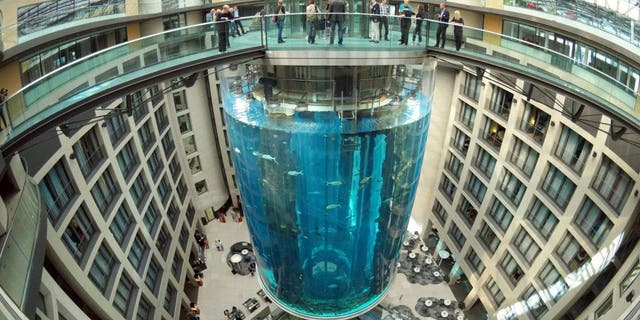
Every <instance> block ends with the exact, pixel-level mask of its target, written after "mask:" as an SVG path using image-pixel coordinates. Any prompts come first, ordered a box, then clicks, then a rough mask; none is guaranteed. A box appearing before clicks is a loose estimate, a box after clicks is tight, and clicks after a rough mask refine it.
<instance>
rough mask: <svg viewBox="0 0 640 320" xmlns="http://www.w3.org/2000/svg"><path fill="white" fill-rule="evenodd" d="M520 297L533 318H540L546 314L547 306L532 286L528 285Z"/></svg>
mask: <svg viewBox="0 0 640 320" xmlns="http://www.w3.org/2000/svg"><path fill="white" fill-rule="evenodd" d="M521 299H522V301H523V302H524V303H525V304H526V305H527V310H528V311H529V314H530V315H531V316H532V317H533V318H534V319H536V320H538V319H542V317H544V315H545V314H547V311H548V309H547V306H546V305H545V304H544V301H543V300H542V298H541V297H540V295H539V294H538V291H536V289H535V288H534V287H533V286H529V288H528V289H527V290H525V292H524V293H523V294H522V298H521Z"/></svg>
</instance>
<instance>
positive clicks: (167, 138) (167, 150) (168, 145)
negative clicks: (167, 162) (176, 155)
mask: <svg viewBox="0 0 640 320" xmlns="http://www.w3.org/2000/svg"><path fill="white" fill-rule="evenodd" d="M175 149H176V144H175V143H174V142H173V138H172V137H171V131H169V132H167V134H165V135H164V137H162V150H164V156H165V157H167V159H169V157H171V154H172V153H173V150H175Z"/></svg>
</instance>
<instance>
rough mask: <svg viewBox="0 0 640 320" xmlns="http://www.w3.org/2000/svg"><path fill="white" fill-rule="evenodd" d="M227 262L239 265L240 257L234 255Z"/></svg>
mask: <svg viewBox="0 0 640 320" xmlns="http://www.w3.org/2000/svg"><path fill="white" fill-rule="evenodd" d="M229 261H231V263H240V261H242V256H241V255H239V254H237V253H236V254H234V255H232V256H231V258H229Z"/></svg>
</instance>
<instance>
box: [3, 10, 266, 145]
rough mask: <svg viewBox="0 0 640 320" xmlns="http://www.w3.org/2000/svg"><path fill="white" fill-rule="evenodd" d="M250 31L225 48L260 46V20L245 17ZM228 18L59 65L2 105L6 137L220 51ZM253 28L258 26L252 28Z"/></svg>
mask: <svg viewBox="0 0 640 320" xmlns="http://www.w3.org/2000/svg"><path fill="white" fill-rule="evenodd" d="M242 20H243V21H244V24H245V25H252V24H257V26H256V27H255V28H253V27H251V28H250V29H249V30H252V31H250V32H249V33H248V34H247V35H245V36H243V37H236V38H231V40H230V47H229V48H228V49H227V50H226V52H225V53H227V54H228V53H232V52H236V51H241V50H244V49H249V48H260V47H262V45H263V44H262V42H261V38H262V37H261V34H263V33H262V32H261V31H260V30H261V27H260V19H257V20H256V19H254V18H252V17H250V18H243V19H242ZM219 27H222V28H224V23H219V24H218V23H205V24H198V25H193V26H188V27H183V28H179V29H173V30H170V31H166V32H162V33H159V34H155V35H151V36H147V37H143V38H140V39H136V40H133V41H129V42H126V43H122V44H119V45H116V46H113V47H110V48H107V49H105V50H102V51H99V52H96V53H94V54H91V55H89V56H87V57H85V58H82V59H79V60H76V61H74V62H72V63H70V64H68V65H66V66H64V67H63V68H60V69H57V70H55V71H54V72H51V73H49V74H47V75H45V76H44V77H42V78H40V79H38V80H37V81H35V82H32V83H30V84H29V85H27V86H26V87H24V88H23V89H22V90H20V91H18V92H17V93H16V94H14V95H13V96H11V97H10V98H9V99H7V101H6V102H5V107H4V109H3V112H4V117H5V122H6V125H7V127H8V128H9V129H10V130H5V131H6V137H5V138H6V140H5V142H6V141H7V140H10V139H12V138H13V137H15V136H17V135H20V134H21V133H23V132H24V131H25V130H29V128H31V127H32V126H34V125H36V124H38V123H40V122H42V121H43V120H45V119H47V118H48V117H50V116H52V115H54V114H56V113H57V112H60V111H62V110H64V109H65V108H67V107H69V106H71V105H73V104H75V103H77V102H79V101H81V100H84V99H87V98H88V97H90V96H93V95H99V94H101V93H105V92H108V91H109V90H110V88H112V87H117V86H119V85H122V84H124V83H127V82H128V81H130V80H132V79H137V78H143V77H146V76H148V75H150V74H155V73H156V72H159V71H163V70H169V69H170V68H173V67H175V66H178V65H180V64H185V63H190V62H192V61H198V60H206V59H210V58H211V57H213V56H216V55H219V54H220V51H221V50H220V49H221V48H220V47H219V42H220V41H219V40H220V38H219V37H218V32H217V31H216V29H217V28H219ZM253 30H255V31H253Z"/></svg>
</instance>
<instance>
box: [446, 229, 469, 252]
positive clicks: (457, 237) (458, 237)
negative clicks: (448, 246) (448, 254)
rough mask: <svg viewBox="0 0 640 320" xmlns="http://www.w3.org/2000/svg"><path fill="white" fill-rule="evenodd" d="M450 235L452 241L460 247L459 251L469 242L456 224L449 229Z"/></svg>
mask: <svg viewBox="0 0 640 320" xmlns="http://www.w3.org/2000/svg"><path fill="white" fill-rule="evenodd" d="M449 235H450V236H451V239H452V240H453V242H454V243H455V244H456V246H457V247H458V250H460V249H461V248H462V246H464V243H465V242H466V241H467V238H466V237H465V236H464V234H463V233H462V231H460V229H459V228H458V226H456V224H455V223H452V224H451V228H449Z"/></svg>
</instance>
